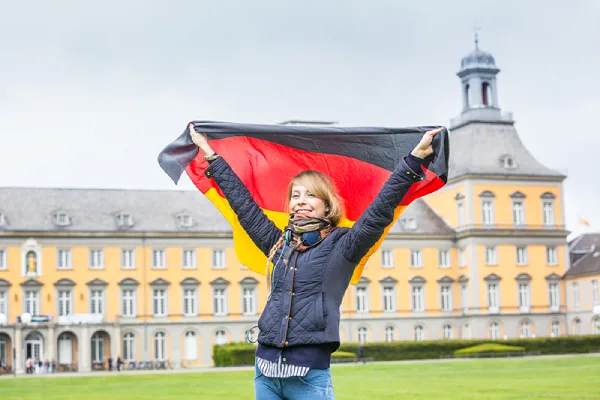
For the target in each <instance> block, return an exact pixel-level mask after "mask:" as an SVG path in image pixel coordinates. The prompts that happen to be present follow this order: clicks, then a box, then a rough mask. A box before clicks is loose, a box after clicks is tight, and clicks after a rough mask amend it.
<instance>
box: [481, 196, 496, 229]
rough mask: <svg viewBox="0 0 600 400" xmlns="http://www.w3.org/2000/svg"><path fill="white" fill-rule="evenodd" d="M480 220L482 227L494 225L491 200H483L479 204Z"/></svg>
mask: <svg viewBox="0 0 600 400" xmlns="http://www.w3.org/2000/svg"><path fill="white" fill-rule="evenodd" d="M481 220H482V223H483V225H494V202H493V200H483V201H482V202H481Z"/></svg>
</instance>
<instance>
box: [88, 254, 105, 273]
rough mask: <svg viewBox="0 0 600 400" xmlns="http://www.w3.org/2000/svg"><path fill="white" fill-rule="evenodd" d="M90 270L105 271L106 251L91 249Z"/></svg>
mask: <svg viewBox="0 0 600 400" xmlns="http://www.w3.org/2000/svg"><path fill="white" fill-rule="evenodd" d="M89 269H104V249H90V252H89Z"/></svg>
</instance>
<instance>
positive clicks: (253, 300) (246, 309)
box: [242, 285, 258, 315]
mask: <svg viewBox="0 0 600 400" xmlns="http://www.w3.org/2000/svg"><path fill="white" fill-rule="evenodd" d="M257 303H258V300H257V290H256V286H254V285H253V286H249V285H244V286H242V314H244V315H256V312H257Z"/></svg>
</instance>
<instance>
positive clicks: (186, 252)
mask: <svg viewBox="0 0 600 400" xmlns="http://www.w3.org/2000/svg"><path fill="white" fill-rule="evenodd" d="M181 268H182V269H196V268H197V262H196V249H183V251H182V265H181Z"/></svg>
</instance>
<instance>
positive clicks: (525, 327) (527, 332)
mask: <svg viewBox="0 0 600 400" xmlns="http://www.w3.org/2000/svg"><path fill="white" fill-rule="evenodd" d="M519 331H520V332H519V333H520V337H521V338H530V337H531V335H532V333H533V329H532V324H531V322H529V321H523V322H521V324H520V326H519Z"/></svg>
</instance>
